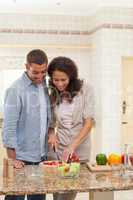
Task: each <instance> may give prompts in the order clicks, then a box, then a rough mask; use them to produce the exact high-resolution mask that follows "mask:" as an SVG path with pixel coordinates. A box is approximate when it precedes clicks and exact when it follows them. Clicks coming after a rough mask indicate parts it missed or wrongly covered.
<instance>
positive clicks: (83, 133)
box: [68, 118, 94, 152]
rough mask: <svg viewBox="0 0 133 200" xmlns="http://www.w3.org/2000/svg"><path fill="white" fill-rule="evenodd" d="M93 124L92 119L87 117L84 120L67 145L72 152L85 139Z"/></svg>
mask: <svg viewBox="0 0 133 200" xmlns="http://www.w3.org/2000/svg"><path fill="white" fill-rule="evenodd" d="M93 124H94V121H93V119H90V118H87V119H85V120H84V125H83V127H82V129H81V130H80V132H79V134H78V135H77V136H76V137H75V138H74V140H73V142H72V143H71V144H70V145H69V147H68V148H69V149H70V150H71V152H74V151H75V150H76V149H77V147H78V146H79V145H80V144H81V143H82V142H83V141H84V140H85V139H86V137H87V136H88V134H89V133H90V131H91V129H92V126H93Z"/></svg>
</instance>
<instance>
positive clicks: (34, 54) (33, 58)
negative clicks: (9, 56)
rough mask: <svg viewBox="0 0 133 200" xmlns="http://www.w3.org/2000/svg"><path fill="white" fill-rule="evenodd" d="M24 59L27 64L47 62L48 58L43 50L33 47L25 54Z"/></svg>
mask: <svg viewBox="0 0 133 200" xmlns="http://www.w3.org/2000/svg"><path fill="white" fill-rule="evenodd" d="M26 61H27V63H28V64H31V63H35V64H39V65H42V64H44V63H46V64H47V63H48V58H47V55H46V54H45V52H44V51H42V50H40V49H34V50H32V51H30V52H29V53H28V54H27V58H26Z"/></svg>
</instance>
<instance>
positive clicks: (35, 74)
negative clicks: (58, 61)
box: [26, 63, 47, 84]
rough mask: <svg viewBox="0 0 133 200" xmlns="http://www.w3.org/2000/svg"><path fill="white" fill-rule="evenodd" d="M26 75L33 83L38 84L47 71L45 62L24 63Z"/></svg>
mask: <svg viewBox="0 0 133 200" xmlns="http://www.w3.org/2000/svg"><path fill="white" fill-rule="evenodd" d="M26 69H27V75H28V76H29V78H30V79H31V80H32V81H33V83H35V84H40V83H42V81H43V80H44V78H45V76H46V72H47V64H46V63H44V64H42V65H39V64H35V63H31V64H26Z"/></svg>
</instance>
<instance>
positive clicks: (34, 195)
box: [5, 159, 46, 200]
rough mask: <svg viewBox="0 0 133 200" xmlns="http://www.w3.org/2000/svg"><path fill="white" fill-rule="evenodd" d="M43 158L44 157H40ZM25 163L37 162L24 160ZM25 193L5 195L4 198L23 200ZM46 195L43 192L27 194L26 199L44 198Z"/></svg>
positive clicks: (34, 163)
mask: <svg viewBox="0 0 133 200" xmlns="http://www.w3.org/2000/svg"><path fill="white" fill-rule="evenodd" d="M42 160H45V159H42ZM24 163H25V165H38V164H39V162H28V161H24ZM24 199H25V195H7V196H5V200H24ZM45 199H46V195H45V194H43V195H42V194H33V195H27V200H45Z"/></svg>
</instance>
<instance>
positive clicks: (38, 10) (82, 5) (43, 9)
mask: <svg viewBox="0 0 133 200" xmlns="http://www.w3.org/2000/svg"><path fill="white" fill-rule="evenodd" d="M103 6H119V7H132V8H133V0H0V13H31V14H64V15H92V14H93V13H95V12H96V11H97V10H98V9H99V8H101V7H103Z"/></svg>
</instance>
